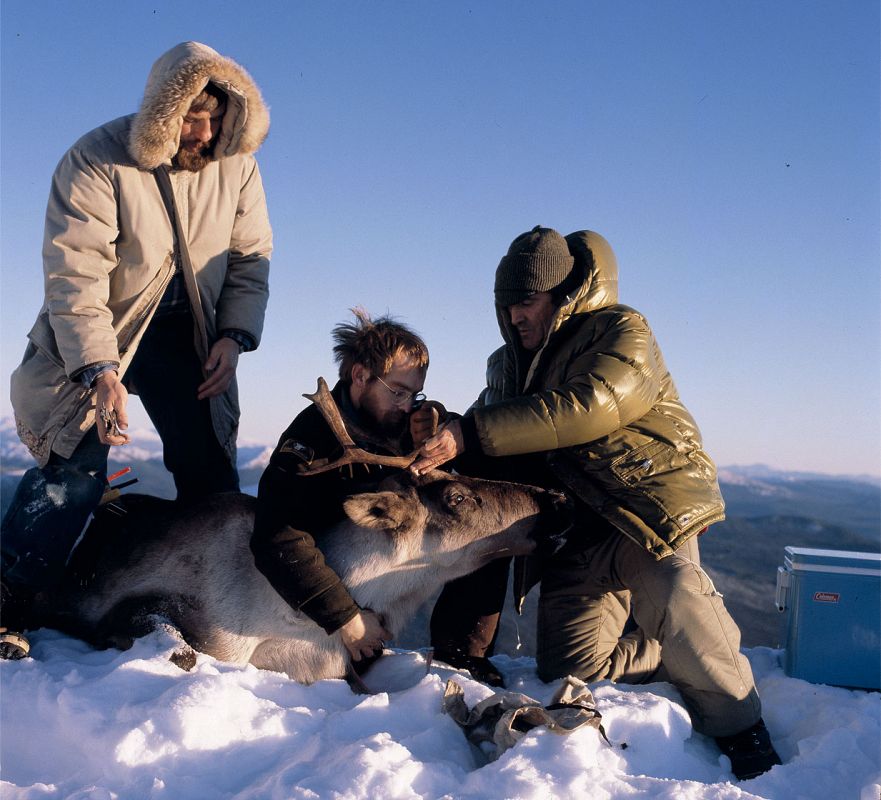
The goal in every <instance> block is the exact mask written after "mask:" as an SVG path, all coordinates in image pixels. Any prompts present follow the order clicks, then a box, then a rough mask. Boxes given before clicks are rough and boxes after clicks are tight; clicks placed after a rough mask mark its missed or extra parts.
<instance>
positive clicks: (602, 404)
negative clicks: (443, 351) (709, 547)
mask: <svg viewBox="0 0 881 800" xmlns="http://www.w3.org/2000/svg"><path fill="white" fill-rule="evenodd" d="M566 241H567V244H568V245H569V250H570V252H572V254H573V256H575V269H578V270H580V271H581V276H582V279H581V283H580V285H579V286H578V287H577V288H576V289H575V290H574V291H572V292H571V293H570V294H569V295H568V296H567V297H566V298H565V299H564V302H563V304H562V305H561V307H560V308H559V309H558V310H557V313H556V316H555V317H554V320H553V323H552V325H551V328H550V331H549V333H548V336H547V337H546V339H545V341H544V344H543V345H542V346H541V348H540V349H539V350H538V351H537V352H535V353H532V352H526V351H524V350H523V348H521V347H520V346H519V340H518V338H517V334H516V331H515V330H514V329H513V328H512V327H511V323H510V317H509V314H508V312H507V310H506V309H504V308H501V307H497V315H498V320H499V327H500V329H501V332H502V337H503V338H504V340H505V345H504V346H503V347H501V348H500V349H499V350H497V351H496V352H495V353H493V354H492V355H491V356H490V358H489V362H488V367H487V387H486V389H484V391H483V392H482V393H481V395H480V398H479V399H478V401H477V403H476V404H475V406H474V407H473V408H472V410H471V411H470V412H469V413H470V414H472V415H473V418H474V423H475V427H476V431H477V436H478V438H479V441H480V446H481V449H482V450H483V452H484V453H485V454H487V455H490V456H511V455H517V454H522V453H544V457H545V459H546V462H547V466H548V467H549V468H550V470H551V471H552V473H553V474H554V475H555V476H556V478H557V480H559V481H560V482H561V483H562V484H564V485H565V486H567V487H568V488H569V489H570V490H571V491H573V492H574V493H575V494H576V495H577V496H578V497H579V498H580V499H581V500H583V501H584V502H585V503H587V505H588V506H590V507H591V508H592V509H594V510H595V511H596V512H597V513H599V514H601V515H602V516H603V517H604V518H605V519H607V520H608V521H609V522H610V523H611V524H612V525H614V526H615V527H616V528H617V529H618V530H619V531H620V532H621V533H623V534H624V535H626V536H628V537H630V538H631V539H632V540H634V541H635V542H637V543H638V544H640V545H641V546H643V547H645V548H646V549H647V550H648V551H649V552H651V553H652V554H653V555H654V556H655V557H656V558H663V557H665V556H668V555H670V554H671V553H673V552H674V550H676V549H677V548H678V547H679V546H680V545H682V544H683V543H684V542H685V541H687V540H688V538H689V537H691V536H694V535H695V534H697V533H699V532H700V531H702V530H703V529H704V528H705V527H706V526H707V525H709V524H710V523H713V522H717V521H719V520H722V519H724V508H725V506H724V503H723V501H722V495H721V493H720V491H719V485H718V482H717V479H716V468H715V466H714V464H713V462H712V461H711V459H710V458H709V456H708V455H707V454H706V453H705V452H704V450H703V448H702V444H701V437H700V431H699V430H698V427H697V425H696V423H695V421H694V419H693V418H692V416H691V414H689V412H688V411H687V409H686V408H685V406H684V405H683V404H682V402H681V401H680V399H679V395H678V393H677V391H676V387H675V386H674V384H673V380H672V378H671V377H670V373H669V372H668V371H667V368H666V366H665V365H664V359H663V356H662V355H661V351H660V348H659V347H658V343H657V341H656V340H655V337H654V335H653V334H652V331H651V329H650V328H649V325H648V323H647V322H646V320H645V318H644V317H643V316H642V315H641V314H640V313H639V312H638V311H635V310H634V309H632V308H629V307H627V306H624V305H619V304H618V302H617V300H618V268H617V264H616V261H615V256H614V253H613V252H612V249H611V247H610V246H609V244H608V242H606V240H605V239H603V237H602V236H600V235H599V234H596V233H593V232H592V231H579V232H577V233H573V234H570V235H569V236H567V237H566Z"/></svg>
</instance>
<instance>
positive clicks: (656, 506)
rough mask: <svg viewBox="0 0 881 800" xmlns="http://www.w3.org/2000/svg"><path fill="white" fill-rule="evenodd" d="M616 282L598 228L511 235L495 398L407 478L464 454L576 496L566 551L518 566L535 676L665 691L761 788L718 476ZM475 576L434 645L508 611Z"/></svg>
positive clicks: (492, 385) (763, 767)
mask: <svg viewBox="0 0 881 800" xmlns="http://www.w3.org/2000/svg"><path fill="white" fill-rule="evenodd" d="M617 279H618V275H617V265H616V263H615V257H614V254H613V252H612V250H611V248H610V247H609V244H608V243H607V242H606V240H605V239H603V237H601V236H599V235H598V234H596V233H593V232H592V231H580V232H577V233H573V234H570V235H569V236H567V237H565V238H564V237H563V236H561V235H560V234H559V233H557V232H556V231H554V230H551V229H549V228H541V227H536V228H534V229H533V230H531V231H529V232H527V233H524V234H522V235H521V236H518V237H517V238H516V239H515V240H514V242H513V243H512V245H511V247H510V249H509V250H508V253H507V255H505V256H504V257H503V258H502V260H501V263H500V264H499V267H498V269H497V271H496V280H495V300H496V312H497V316H498V321H499V326H500V328H501V332H502V337H503V339H504V341H505V344H504V346H503V347H502V348H500V349H499V350H497V351H496V352H495V353H493V354H492V356H490V358H489V362H488V367H487V387H486V389H484V391H483V392H482V393H481V395H480V397H479V399H478V401H477V403H476V404H475V405H474V407H473V408H472V409H471V410H469V412H468V413H467V414H466V415H465V416H464V417H462V418H461V419H460V420H458V421H453V422H451V423H449V424H448V425H447V426H445V427H444V428H443V430H441V431H440V432H439V433H438V435H437V436H435V437H434V438H433V439H431V440H429V441H428V442H426V443H425V445H424V446H423V450H422V452H423V454H424V455H423V457H422V458H421V459H420V460H419V461H417V462H416V463H415V464H414V465H413V468H414V469H416V470H417V471H419V470H423V469H429V468H431V467H435V466H437V465H438V464H440V463H443V462H445V461H447V460H448V459H449V458H452V457H455V456H463V455H464V457H467V456H468V454H472V455H474V454H477V455H480V456H489V457H491V458H490V459H489V460H490V461H492V460H495V459H500V458H506V459H509V460H510V459H513V458H514V457H516V464H517V469H518V470H519V471H520V479H521V480H522V481H524V482H528V483H535V484H538V485H543V486H547V487H554V488H560V489H564V490H565V491H567V492H568V493H569V494H570V495H571V496H573V497H574V499H575V501H576V503H577V504H578V507H579V508H580V516H581V524H580V526H579V530H578V531H577V532H573V533H572V534H570V541H569V542H568V543H567V545H566V547H564V549H563V550H562V551H561V552H560V553H558V554H557V555H555V556H554V557H552V558H550V559H548V560H547V561H546V562H545V563H544V564H542V565H536V564H525V565H524V564H523V563H521V564H518V565H517V566H518V567H519V569H515V588H516V589H517V591H518V593H519V594H520V596H522V595H524V594H525V592H526V591H528V589H529V587H530V585H531V584H532V583H534V582H535V581H537V580H541V594H540V598H539V610H538V630H537V653H536V660H537V664H538V672H539V675H540V677H541V678H542V679H543V680H546V681H549V680H553V679H556V678H559V677H562V676H565V675H567V674H572V675H576V676H578V677H580V678H582V679H585V680H588V681H595V680H601V679H604V678H605V679H610V680H620V681H624V682H629V683H641V682H647V681H652V680H668V681H670V682H671V683H673V684H674V685H675V686H676V687H677V688H678V689H679V691H680V692H681V694H682V697H683V700H684V701H685V704H686V705H687V707H688V709H689V711H690V713H691V716H692V720H693V723H694V727H695V729H696V730H698V731H700V732H701V733H704V734H707V735H710V736H714V737H716V738H717V741H718V742H719V744H720V746H721V748H722V750H723V752H725V753H726V754H727V755H728V756H729V757H730V759H731V762H732V769H733V771H734V773H735V774H736V775H737V777H738V778H740V779H745V778H749V777H754V776H755V775H758V774H761V773H762V772H765V771H767V770H768V769H770V768H771V767H772V766H773V765H774V764H778V763H780V762H779V758H778V757H777V754H776V752H775V751H774V749H773V747H772V745H771V742H770V738H769V735H768V732H767V729H766V728H765V726H764V723H763V722H762V720H761V705H760V702H759V697H758V694H757V692H756V688H755V684H754V682H753V676H752V672H751V670H750V666H749V663H748V661H747V660H746V658H745V657H744V656H743V655H742V654H741V653H740V651H739V648H740V631H739V630H738V628H737V626H736V624H735V623H734V621H733V620H732V619H731V617H730V616H729V615H728V613H727V611H726V610H725V607H724V604H723V602H722V597H721V595H720V594H719V593H718V592H717V591H716V590H715V587H714V586H713V582H712V581H711V580H710V578H709V576H708V575H707V574H706V572H704V570H703V569H701V567H700V556H699V553H698V545H697V537H698V535H699V534H701V533H703V532H704V531H705V530H706V528H707V526H708V525H710V524H711V523H714V522H718V521H720V520H722V519H723V518H724V503H723V501H722V496H721V494H720V492H719V486H718V482H717V479H716V469H715V466H714V465H713V462H712V461H711V460H710V458H709V456H708V455H707V454H706V453H705V452H704V450H703V448H702V444H701V438H700V432H699V430H698V428H697V425H696V424H695V421H694V419H693V418H692V416H691V414H689V413H688V411H687V410H686V408H685V407H684V406H683V404H682V402H681V401H680V399H679V395H678V393H677V391H676V387H675V386H674V384H673V381H672V379H671V377H670V374H669V372H668V371H667V368H666V367H665V365H664V360H663V357H662V355H661V351H660V349H659V347H658V343H657V342H656V340H655V338H654V335H653V334H652V332H651V329H650V328H649V326H648V323H647V322H646V320H645V318H644V317H643V316H642V315H641V314H640V313H639V312H637V311H635V310H634V309H632V308H629V307H627V306H624V305H620V304H618V302H617ZM475 576H476V577H474V576H472V577H471V578H465V579H462V583H460V584H458V585H457V586H455V587H453V586H450V587H448V590H445V592H444V594H443V595H442V596H441V598H440V599H439V602H438V606H437V608H436V609H435V614H434V618H433V620H432V631H433V636H434V637H435V638H437V635H438V631H444V630H449V629H450V628H453V629H455V627H456V625H457V624H458V625H459V626H460V629H461V621H460V622H458V623H457V622H456V621H455V620H454V621H453V622H449V621H448V620H447V618H448V617H451V616H455V615H456V614H460V612H461V607H462V604H463V603H465V602H467V598H468V597H469V592H474V593H475V594H477V595H479V599H480V608H481V609H482V611H481V612H474V617H475V623H476V622H481V623H484V622H485V620H486V619H487V617H486V607H487V604H486V602H485V599H486V597H487V595H488V594H489V593H493V592H494V593H495V597H496V605H497V607H498V608H499V609H500V608H501V599H502V596H503V594H504V591H505V584H504V583H503V582H502V581H500V580H496V581H495V586H494V587H492V588H490V587H488V586H487V584H486V581H485V580H482V579H481V576H480V575H479V574H477V573H475ZM502 577H504V578H506V577H507V576H506V575H503V576H502ZM469 581H470V584H469V583H468V582H469ZM491 605H492V604H490V606H491ZM447 609H449V610H450V613H449V614H447V612H446V610H447ZM480 614H483V616H479V615H480ZM631 616H632V620H633V621H634V622H635V628H634V629H632V630H627V628H626V627H625V626H627V624H628V619H629V618H630V617H631ZM478 617H479V619H478ZM445 623H446V624H445ZM625 631H627V632H625ZM462 633H463V634H464V635H463V636H462V638H463V639H464V640H465V641H464V643H463V647H466V648H467V646H468V642H469V640H468V636H467V634H468V631H467V630H465V631H463V632H462ZM478 638H481V637H478ZM487 638H488V637H487V635H486V633H484V634H483V636H482V641H484V642H485V641H486V640H487ZM447 646H449V643H447Z"/></svg>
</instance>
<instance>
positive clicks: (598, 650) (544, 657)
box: [536, 533, 761, 736]
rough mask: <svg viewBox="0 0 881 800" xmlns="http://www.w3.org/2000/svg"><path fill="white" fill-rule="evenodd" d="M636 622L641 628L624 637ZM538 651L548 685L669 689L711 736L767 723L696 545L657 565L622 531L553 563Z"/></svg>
mask: <svg viewBox="0 0 881 800" xmlns="http://www.w3.org/2000/svg"><path fill="white" fill-rule="evenodd" d="M631 614H632V616H633V620H634V621H635V623H636V628H635V629H634V630H631V631H629V632H628V633H624V628H625V625H626V624H627V621H628V618H629V617H630V615H631ZM536 650H537V652H536V661H537V664H538V674H539V676H540V677H541V679H542V680H544V681H552V680H557V679H558V678H562V677H564V676H566V675H574V676H576V677H578V678H581V679H582V680H585V681H597V680H602V679H608V680H612V681H621V682H623V683H645V682H647V681H651V680H665V681H669V682H670V683H672V684H673V685H674V686H676V688H677V689H679V691H680V693H681V694H682V698H683V700H684V702H685V705H686V707H687V708H688V710H689V712H690V714H691V718H692V724H693V725H694V728H695V730H697V731H699V732H700V733H704V734H707V735H709V736H727V735H730V734H733V733H739V732H740V731H742V730H744V729H745V728H748V727H750V726H751V725H753V724H754V723H755V722H757V721H758V719H759V717H760V716H761V704H760V702H759V696H758V693H757V692H756V687H755V683H754V681H753V676H752V670H751V669H750V666H749V662H748V661H747V660H746V658H745V657H744V656H743V655H742V654H741V653H740V630H739V629H738V627H737V625H736V624H735V622H734V620H733V619H731V617H730V615H729V614H728V612H727V611H726V610H725V606H724V604H723V602H722V595H720V594H719V593H718V592H717V591H716V589H715V587H714V586H713V582H712V581H711V580H710V578H709V576H708V575H707V573H706V572H704V570H703V569H702V568H701V566H700V555H699V552H698V545H697V537H692V538H691V539H690V540H689V541H688V542H687V543H686V544H685V545H683V546H682V547H680V548H679V550H677V551H676V552H675V553H674V554H673V555H671V556H668V557H666V558H663V559H661V560H660V561H658V560H656V559H655V558H653V557H652V556H651V554H649V553H648V552H647V551H646V550H644V549H643V548H642V547H640V546H639V545H637V544H635V543H634V542H632V541H631V540H630V539H628V538H627V537H625V536H623V535H620V534H617V533H613V534H611V535H608V536H606V537H604V538H603V539H602V540H601V541H598V542H597V543H595V544H592V545H590V546H589V547H587V548H586V549H584V550H582V551H579V552H576V553H567V554H558V555H557V556H555V557H554V558H553V559H551V560H550V562H549V563H548V564H547V566H546V569H545V572H544V574H543V577H542V582H541V595H540V598H539V606H538V631H537V647H536Z"/></svg>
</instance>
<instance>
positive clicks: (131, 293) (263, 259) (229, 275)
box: [12, 42, 272, 466]
mask: <svg viewBox="0 0 881 800" xmlns="http://www.w3.org/2000/svg"><path fill="white" fill-rule="evenodd" d="M209 81H210V82H212V83H214V84H216V85H217V86H218V87H220V88H221V89H222V90H223V91H224V92H226V94H227V96H228V100H227V108H226V111H225V113H224V116H223V120H222V123H221V130H220V133H219V135H218V139H217V142H216V146H215V150H214V156H213V160H212V161H211V162H210V163H209V164H208V165H207V166H205V167H204V168H203V169H201V170H200V171H198V172H188V171H185V170H172V171H171V172H170V178H171V183H172V188H173V191H174V196H175V204H176V206H177V212H178V214H179V216H180V221H181V225H182V229H183V230H184V231H185V232H186V239H187V247H188V250H189V254H190V259H191V261H192V270H193V274H192V275H190V274H186V275H185V276H184V277H185V283H186V284H187V288H188V293H189V299H190V306H191V308H192V309H193V313H194V318H195V319H196V321H197V322H198V325H197V326H196V329H195V330H194V345H195V348H196V352H197V353H198V355H199V357H200V358H201V359H203V360H204V358H205V357H206V356H207V353H208V351H209V349H210V346H211V345H212V344H213V342H214V341H215V340H216V338H217V336H218V333H219V332H220V331H223V330H227V329H235V330H239V331H243V332H245V333H247V334H249V335H250V337H251V338H252V339H253V341H254V342H255V343H259V340H260V334H261V332H262V328H263V315H264V311H265V308H266V302H267V298H268V293H269V291H268V277H269V257H270V254H271V251H272V231H271V228H270V225H269V218H268V215H267V212H266V200H265V196H264V193H263V185H262V182H261V179H260V172H259V170H258V168H257V162H256V161H255V159H254V156H253V155H252V153H253V152H254V151H255V150H256V149H257V148H258V147H259V146H260V144H261V143H262V141H263V140H264V138H265V137H266V134H267V132H268V130H269V112H268V109H267V108H266V106H265V104H264V103H263V100H262V98H261V96H260V92H259V90H258V89H257V86H256V85H255V84H254V82H253V80H252V79H251V77H250V76H249V75H248V73H247V72H245V70H244V69H242V67H240V66H239V65H238V64H236V63H235V62H234V61H231V60H230V59H228V58H225V57H223V56H221V55H219V54H218V53H216V52H215V51H214V50H212V49H211V48H210V47H206V46H205V45H201V44H198V43H196V42H185V43H183V44H180V45H178V46H176V47H174V48H173V49H172V50H170V51H169V52H167V53H166V54H165V55H163V56H161V57H160V58H159V60H158V61H156V63H155V64H154V65H153V68H152V70H151V72H150V76H149V79H148V81H147V88H146V91H145V94H144V99H143V102H142V105H141V108H140V110H139V111H138V112H137V113H136V114H132V115H130V116H127V117H122V118H119V119H116V120H114V121H112V122H109V123H107V124H106V125H103V126H101V127H100V128H97V129H95V130H93V131H92V132H90V133H88V134H86V135H85V136H84V137H82V138H81V139H80V140H79V141H77V142H76V144H74V145H73V147H71V149H70V150H69V151H68V152H67V153H66V154H65V155H64V157H63V158H62V159H61V162H60V163H59V165H58V167H57V168H56V170H55V174H54V176H53V179H52V187H51V192H50V195H49V204H48V209H47V212H46V228H45V236H44V243H43V270H44V280H45V302H44V304H43V308H42V309H41V311H40V313H39V315H38V317H37V320H36V323H35V324H34V326H33V328H32V329H31V331H30V333H29V335H28V338H29V343H28V347H27V349H26V351H25V355H24V359H23V361H22V363H21V365H20V366H19V367H18V368H17V369H16V371H15V372H14V373H13V376H12V405H13V409H14V411H15V417H16V423H17V428H18V433H19V436H20V437H21V439H22V441H23V442H24V443H25V444H26V445H27V446H28V448H29V450H30V451H31V453H32V454H33V455H34V456H35V458H36V459H37V460H38V462H39V463H40V465H41V466H42V465H44V464H45V463H46V462H47V460H48V458H49V455H50V452H52V451H54V452H56V453H58V454H59V455H61V456H63V457H69V456H70V455H71V454H72V453H73V451H74V449H75V448H76V446H77V444H78V443H79V441H80V440H81V439H82V437H83V435H84V434H85V432H86V431H87V430H88V429H89V428H90V427H91V425H92V424H93V423H94V419H95V399H94V390H92V389H89V388H87V387H85V386H83V385H82V384H81V383H80V382H79V381H78V380H76V377H75V376H76V375H77V373H78V372H80V371H81V370H82V369H83V368H84V367H86V366H88V365H90V364H95V363H98V362H106V361H109V362H116V363H118V364H119V365H120V366H119V372H120V375H123V374H124V373H125V370H126V369H127V368H128V366H129V364H130V363H131V361H132V358H133V356H134V354H135V352H136V350H137V348H138V343H139V342H140V340H141V337H142V335H143V333H144V331H145V330H146V327H147V324H148V323H149V321H150V319H151V318H152V315H153V313H154V312H155V310H156V307H157V305H158V303H159V300H160V298H161V297H162V294H163V292H164V290H165V288H166V287H167V286H168V283H169V282H170V280H171V278H172V275H173V272H174V268H175V256H174V252H175V241H174V238H175V237H174V232H173V227H172V223H171V220H170V218H169V214H168V212H167V211H166V208H165V205H164V203H163V199H162V196H161V194H160V191H159V187H158V184H157V181H156V175H155V174H154V172H153V170H155V169H156V168H157V167H159V166H162V165H169V164H170V163H171V159H172V157H173V156H174V155H175V153H176V152H177V149H178V146H179V142H180V133H181V125H182V120H183V117H184V115H185V114H186V112H187V110H188V109H189V107H190V105H191V103H192V101H193V100H194V99H195V98H196V97H197V96H198V95H199V94H200V93H201V92H202V90H203V89H204V88H205V86H206V85H207V84H208V82H209ZM72 376H73V377H72ZM211 417H212V421H213V423H214V428H215V432H216V434H217V437H218V441H219V442H220V443H221V445H223V446H224V448H225V449H226V451H227V453H228V454H229V456H230V458H231V459H232V463H235V440H236V432H237V427H238V417H239V409H238V400H237V390H236V385H235V382H234V381H233V383H232V384H231V385H230V387H229V389H228V390H227V391H226V392H225V393H224V394H223V395H220V396H218V397H214V398H212V399H211Z"/></svg>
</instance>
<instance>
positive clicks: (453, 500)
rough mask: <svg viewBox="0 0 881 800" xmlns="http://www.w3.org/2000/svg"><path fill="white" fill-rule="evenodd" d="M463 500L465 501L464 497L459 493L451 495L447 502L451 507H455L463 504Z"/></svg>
mask: <svg viewBox="0 0 881 800" xmlns="http://www.w3.org/2000/svg"><path fill="white" fill-rule="evenodd" d="M464 500H465V495H464V494H461V493H460V492H457V493H456V494H451V495H450V496H449V499H448V500H447V502H448V503H449V504H450V505H451V506H457V505H459V503H461V502H463V501H464Z"/></svg>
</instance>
